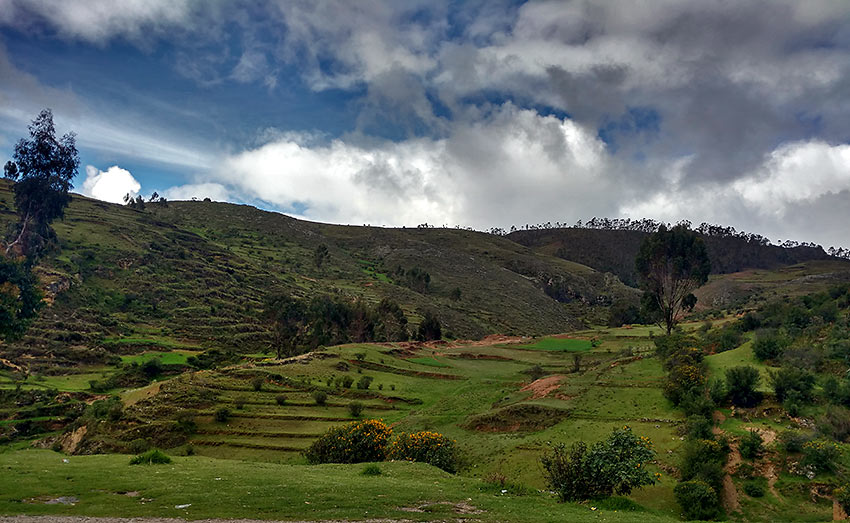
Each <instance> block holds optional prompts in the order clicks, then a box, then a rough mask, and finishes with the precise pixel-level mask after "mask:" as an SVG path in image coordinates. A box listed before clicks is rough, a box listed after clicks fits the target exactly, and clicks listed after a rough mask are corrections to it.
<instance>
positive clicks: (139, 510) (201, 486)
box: [0, 450, 673, 521]
mask: <svg viewBox="0 0 850 523" xmlns="http://www.w3.org/2000/svg"><path fill="white" fill-rule="evenodd" d="M127 462H128V457H127V456H118V455H108V456H73V457H71V458H70V459H69V463H63V462H62V456H61V455H59V454H56V453H54V452H51V451H36V450H29V451H17V452H6V453H3V454H0V468H2V469H3V471H4V473H3V474H2V475H0V514H67V515H85V516H112V515H116V514H121V515H122V516H123V517H144V516H160V517H179V518H185V519H199V518H245V517H249V518H256V519H298V520H302V519H322V520H329V519H334V520H337V519H365V518H398V519H404V520H415V521H431V520H434V519H435V518H439V519H443V518H451V519H466V518H469V519H474V520H476V521H552V520H560V521H601V520H605V521H672V520H673V519H672V518H665V517H663V516H658V515H655V514H652V513H649V512H624V511H622V510H621V511H618V512H615V511H614V510H604V509H603V510H597V511H593V510H591V509H590V506H581V505H575V504H558V503H556V502H555V501H554V500H553V499H552V498H550V497H549V496H546V495H541V494H537V493H534V494H529V495H527V496H510V495H509V496H503V495H500V493H499V491H498V490H497V489H494V488H490V487H486V486H485V485H484V484H483V483H481V482H479V481H476V480H474V479H469V478H462V477H456V476H452V475H449V474H446V473H444V472H442V471H440V470H438V469H436V468H433V467H430V466H427V465H422V464H417V463H404V462H401V463H381V464H380V468H381V471H382V472H383V474H382V475H380V476H374V477H371V476H363V475H361V474H360V472H361V471H362V469H363V467H364V465H362V464H361V465H321V466H311V467H308V466H297V465H295V466H293V465H279V464H271V463H265V464H258V463H247V462H240V461H234V460H216V459H210V458H204V457H190V458H175V460H174V462H173V463H172V464H170V465H146V466H145V465H141V466H130V465H128V464H127ZM54 470H55V471H61V473H57V474H49V473H48V474H45V472H44V471H54ZM126 492H134V493H138V495H137V496H135V497H130V496H127V495H125V494H124V493H126ZM60 496H74V497H77V498H78V499H79V502H78V503H77V504H76V505H74V506H67V505H55V504H54V505H49V504H45V503H44V502H45V501H48V500H50V499H55V498H57V497H60ZM22 500H27V501H25V502H23V503H22ZM187 504H190V505H191V506H189V507H186V508H181V509H178V508H176V506H177V505H187ZM456 504H462V505H463V506H466V507H471V508H472V509H474V510H480V511H483V512H481V513H477V514H468V515H461V514H458V513H456V512H455V506H456ZM420 507H422V508H423V509H424V510H423V511H422V512H411V511H405V510H402V509H404V508H414V509H418V508H420Z"/></svg>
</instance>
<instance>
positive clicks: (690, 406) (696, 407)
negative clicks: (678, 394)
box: [679, 390, 714, 419]
mask: <svg viewBox="0 0 850 523" xmlns="http://www.w3.org/2000/svg"><path fill="white" fill-rule="evenodd" d="M679 407H680V408H681V409H682V410H683V411H684V412H685V416H701V417H703V418H706V419H711V416H712V414H713V413H714V402H713V401H711V399H710V398H708V397H707V396H706V395H705V392H704V391H702V390H693V391H691V392H689V393H688V394H685V395H684V396H683V397H682V399H681V400H680V402H679Z"/></svg>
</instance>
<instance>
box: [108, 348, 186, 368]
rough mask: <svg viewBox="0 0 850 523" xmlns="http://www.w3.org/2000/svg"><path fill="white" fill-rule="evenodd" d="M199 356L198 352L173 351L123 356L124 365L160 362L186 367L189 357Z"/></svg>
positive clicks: (146, 352)
mask: <svg viewBox="0 0 850 523" xmlns="http://www.w3.org/2000/svg"><path fill="white" fill-rule="evenodd" d="M197 354H199V353H198V351H189V350H173V351H168V352H161V351H145V352H143V353H141V354H134V355H132V356H121V362H122V363H139V364H141V363H144V362H146V361H150V360H159V361H160V363H162V364H163V365H185V364H186V359H187V358H189V356H195V355H197Z"/></svg>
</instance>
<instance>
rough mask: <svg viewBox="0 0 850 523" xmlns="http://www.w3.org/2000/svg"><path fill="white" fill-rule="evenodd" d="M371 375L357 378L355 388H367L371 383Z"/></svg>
mask: <svg viewBox="0 0 850 523" xmlns="http://www.w3.org/2000/svg"><path fill="white" fill-rule="evenodd" d="M373 379H374V378H372V376H363V377H361V378H360V379H359V380H357V388H358V389H364V390H365V389H368V388H369V385H371V384H372V380H373Z"/></svg>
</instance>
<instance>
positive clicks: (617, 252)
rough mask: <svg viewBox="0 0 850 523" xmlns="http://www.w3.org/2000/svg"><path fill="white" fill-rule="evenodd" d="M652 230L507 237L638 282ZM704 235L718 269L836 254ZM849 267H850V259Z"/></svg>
mask: <svg viewBox="0 0 850 523" xmlns="http://www.w3.org/2000/svg"><path fill="white" fill-rule="evenodd" d="M646 235H647V233H646V232H641V231H633V230H616V229H614V230H609V229H586V228H555V229H535V230H520V231H514V232H512V233H510V234H508V235H507V238H508V239H510V240H512V241H515V242H517V243H519V244H521V245H525V246H526V247H530V248H532V249H534V250H535V251H537V252H540V253H544V254H548V255H551V256H557V257H559V258H563V259H565V260H570V261H573V262H576V263H581V264H583V265H587V266H588V267H593V268H594V269H596V270H598V271H601V272H610V273H612V274H615V275H617V277H619V278H620V280H622V281H623V282H625V283H627V284H628V285H633V286H634V285H636V284H637V273H636V272H635V262H634V260H635V256H636V255H637V252H638V249H639V248H640V244H641V242H642V241H643V239H644V238H645V237H646ZM702 237H703V239H704V240H705V244H706V247H707V249H708V255H709V257H710V258H711V269H712V272H713V273H715V274H728V273H733V272H738V271H742V270H745V269H777V268H779V267H783V266H786V265H794V264H798V263H802V262H806V261H812V260H830V259H834V258H832V257H831V256H829V255H828V254H827V253H826V252H825V251H824V250H823V249H822V248H820V247H810V246H804V245H802V246H797V247H790V248H788V247H780V246H777V245H765V244H763V243H760V242H758V241H748V240H747V239H745V238H743V237H739V236H730V235H724V236H714V235H703V236H702ZM842 262H843V263H847V262H846V261H844V260H842ZM847 266H848V268H850V263H847Z"/></svg>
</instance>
